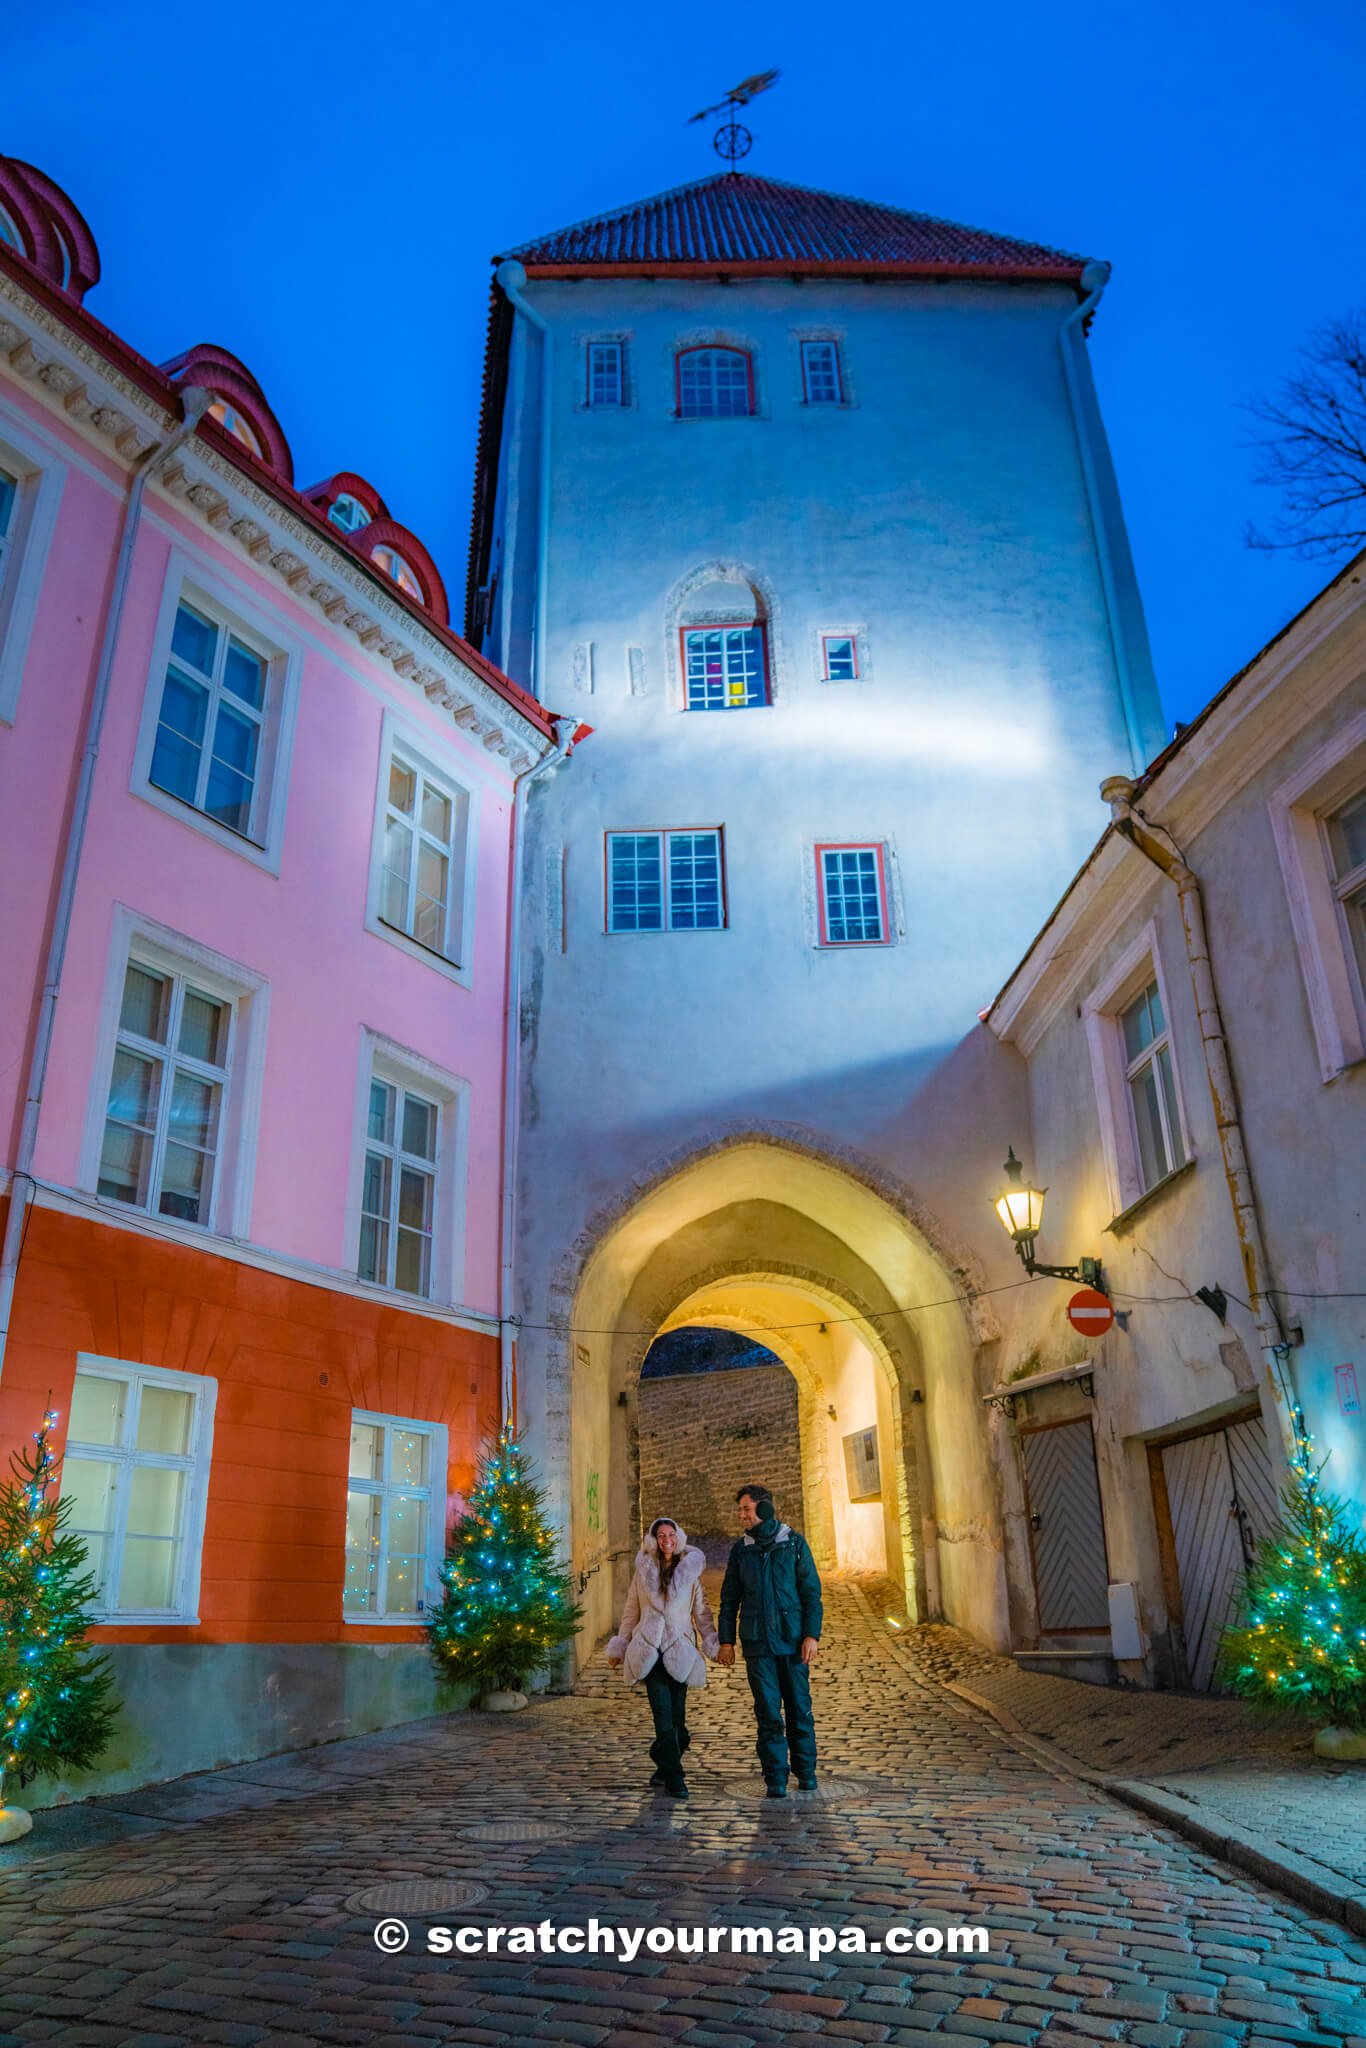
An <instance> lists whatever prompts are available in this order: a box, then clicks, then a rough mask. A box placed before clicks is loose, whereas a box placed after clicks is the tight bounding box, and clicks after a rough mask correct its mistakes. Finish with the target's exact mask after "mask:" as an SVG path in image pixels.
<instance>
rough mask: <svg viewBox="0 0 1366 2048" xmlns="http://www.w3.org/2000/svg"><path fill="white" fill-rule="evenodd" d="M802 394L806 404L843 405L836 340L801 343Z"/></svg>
mask: <svg viewBox="0 0 1366 2048" xmlns="http://www.w3.org/2000/svg"><path fill="white" fill-rule="evenodd" d="M802 394H803V396H804V398H805V399H806V403H807V404H808V405H843V403H844V379H843V377H842V376H841V375H840V350H839V343H838V342H837V341H804V342H803V343H802Z"/></svg>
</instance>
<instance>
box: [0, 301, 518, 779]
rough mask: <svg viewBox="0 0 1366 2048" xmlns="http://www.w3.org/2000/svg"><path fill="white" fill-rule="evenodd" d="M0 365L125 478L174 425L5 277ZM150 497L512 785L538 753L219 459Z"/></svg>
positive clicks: (400, 616)
mask: <svg viewBox="0 0 1366 2048" xmlns="http://www.w3.org/2000/svg"><path fill="white" fill-rule="evenodd" d="M49 348H51V349H53V350H55V351H56V353H49ZM0 359H3V360H4V361H5V362H6V363H7V365H8V367H9V369H10V370H11V371H13V372H14V374H15V375H16V376H17V377H19V378H20V379H22V380H23V381H24V382H26V383H27V384H29V385H30V387H31V388H32V389H33V391H34V393H35V395H37V396H39V397H41V398H42V399H43V400H44V402H45V403H46V404H48V405H49V406H51V407H52V408H53V409H54V410H58V411H60V412H62V413H63V414H64V415H65V417H66V419H67V420H68V421H69V422H72V423H74V424H75V425H77V426H78V427H79V428H81V429H83V430H84V433H85V435H86V436H88V437H89V438H90V439H92V440H94V441H95V442H96V443H97V444H99V445H100V446H101V448H102V452H103V453H105V454H106V455H112V456H113V457H114V458H115V459H116V460H119V461H121V462H122V463H124V464H126V465H128V466H130V467H131V466H132V465H133V464H134V463H136V462H137V461H138V460H139V458H140V457H141V456H142V455H144V454H145V453H146V451H147V450H148V449H149V448H150V447H152V446H153V445H154V444H155V443H156V442H158V441H160V440H163V439H164V438H165V437H166V435H167V434H168V433H170V431H171V430H172V428H173V426H174V425H175V421H174V419H173V417H172V415H171V414H170V413H168V412H167V411H166V410H165V408H164V407H163V406H161V405H159V404H158V403H157V401H156V400H155V399H153V398H152V397H151V396H150V395H149V394H148V393H147V392H146V391H144V390H142V389H141V388H140V387H139V386H138V385H137V384H136V383H135V382H134V381H133V380H132V379H131V378H130V377H128V376H126V375H125V374H124V373H123V372H121V371H120V370H119V369H118V368H117V367H116V366H115V365H113V364H111V363H110V362H109V361H108V359H107V358H106V357H105V356H103V355H102V354H101V353H100V351H99V350H98V349H97V348H95V347H94V346H93V344H91V343H90V342H89V341H87V340H86V339H85V338H84V337H83V336H81V335H79V334H75V333H73V332H72V331H71V329H70V328H68V327H67V326H66V325H65V324H64V323H63V322H62V321H61V320H60V319H58V317H57V316H56V315H55V314H53V313H51V312H49V310H48V309H47V308H46V307H44V306H42V305H40V304H39V303H38V302H37V301H36V300H34V299H32V298H30V297H29V296H28V294H26V293H25V292H23V291H22V289H21V288H20V287H19V286H18V285H17V284H16V283H15V282H14V281H12V280H11V279H9V278H5V277H0ZM153 488H154V489H156V490H159V491H161V492H163V493H164V494H165V495H166V496H167V497H169V498H171V499H173V500H174V501H175V503H176V504H177V505H178V507H179V508H180V510H181V512H182V514H186V515H188V516H189V517H191V518H193V519H194V520H195V521H196V523H198V524H199V525H201V526H204V527H207V528H208V530H209V531H210V532H212V533H214V534H216V535H217V536H218V537H219V538H220V539H223V540H232V541H234V542H235V543H236V544H237V545H238V546H239V547H240V548H241V549H242V550H243V551H244V553H245V554H247V555H248V556H249V557H250V559H251V560H252V561H253V562H254V563H255V564H256V565H257V566H258V567H259V568H263V569H269V570H271V571H272V572H273V573H274V574H275V575H276V576H277V577H278V578H279V579H280V581H281V582H282V583H283V584H284V585H285V586H286V588H288V590H289V591H290V593H291V594H292V595H293V597H294V598H295V599H296V600H300V601H304V602H307V603H310V604H312V605H313V606H314V607H315V608H316V610H318V611H319V612H320V613H321V614H322V616H323V617H324V618H325V619H326V620H327V621H328V623H329V625H331V626H332V628H333V629H334V630H335V631H338V632H347V633H350V634H351V635H352V636H353V637H354V638H355V639H356V641H357V642H358V643H359V645H360V646H361V647H362V648H363V649H364V651H365V652H366V653H367V654H369V655H370V656H371V657H372V658H374V659H377V660H381V661H385V662H387V663H388V665H389V667H390V668H391V669H392V670H393V672H394V674H395V675H396V676H397V677H398V678H399V679H400V680H401V681H403V682H405V683H407V684H408V685H409V686H410V687H411V689H412V690H414V691H415V692H417V693H419V694H421V695H422V696H423V697H424V698H425V699H426V700H427V702H428V703H430V704H433V705H435V706H436V707H437V708H438V709H439V710H441V711H444V712H446V713H447V714H448V715H449V716H450V718H451V720H452V722H453V723H454V724H455V725H457V726H459V727H461V728H462V729H463V730H465V731H466V732H468V733H469V734H470V735H471V736H472V737H473V738H475V739H478V740H479V741H481V742H482V744H483V745H484V746H485V747H486V748H487V749H488V751H489V752H490V753H491V754H495V755H497V756H499V757H500V758H502V759H504V760H506V762H507V764H508V769H509V772H510V773H511V774H514V775H518V774H522V773H524V772H525V771H526V769H528V768H530V767H531V766H532V765H533V763H534V761H535V760H536V759H537V758H538V757H539V756H540V755H541V754H542V753H543V752H544V749H545V744H546V743H545V739H544V736H543V735H542V734H541V733H540V732H539V731H538V730H537V729H536V727H535V726H533V725H532V724H531V723H530V721H529V720H526V719H524V718H523V717H522V716H521V715H520V714H519V713H518V711H517V710H516V709H515V708H514V707H513V706H512V705H511V704H509V703H507V702H506V701H505V700H504V699H503V698H502V697H500V696H499V694H498V692H497V691H496V690H494V689H493V688H492V687H491V686H490V685H489V684H488V683H486V682H485V681H484V679H483V678H482V677H481V676H479V675H476V674H475V673H474V671H473V670H472V669H470V668H467V667H466V666H465V664H464V663H463V662H462V661H461V660H460V658H459V656H458V655H456V654H455V653H453V652H452V650H451V649H450V648H448V647H446V646H444V645H443V644H442V642H441V641H440V640H439V639H437V637H436V636H435V634H433V633H428V632H425V631H424V630H423V628H422V626H421V625H420V624H419V622H418V621H417V620H415V619H414V618H413V617H412V616H411V615H410V614H409V613H407V612H406V611H404V610H403V608H402V607H401V606H400V605H398V604H397V603H390V602H389V601H387V600H386V598H385V597H384V595H383V593H382V592H381V591H379V590H378V589H376V588H375V586H374V585H373V584H372V583H371V581H370V580H369V578H368V577H367V576H366V574H365V572H364V569H363V568H362V566H361V565H360V564H359V562H358V561H357V560H356V559H355V557H354V556H352V555H351V554H350V552H349V550H347V549H345V548H343V547H342V546H341V545H340V544H338V545H337V546H329V544H328V541H327V539H326V536H324V535H322V534H320V533H317V532H315V531H314V530H313V529H312V528H311V527H309V526H308V525H306V524H305V522H304V521H303V520H301V519H299V518H298V517H297V516H296V515H295V514H294V513H292V512H291V511H290V510H289V509H288V507H286V506H284V505H282V504H280V503H279V502H278V501H277V500H276V499H275V498H273V497H272V496H271V494H270V493H269V492H268V491H267V490H266V489H264V487H263V486H262V485H260V484H259V483H258V482H257V481H256V480H255V479H254V478H252V477H251V476H249V475H247V474H246V473H244V472H243V471H240V470H238V469H236V468H235V467H234V466H233V465H232V464H231V463H230V462H229V461H228V460H227V458H226V457H223V456H221V455H219V453H218V452H217V450H216V449H212V448H209V447H208V446H207V445H206V444H205V443H203V442H202V441H199V440H192V441H189V442H186V443H185V444H184V445H183V446H182V448H181V450H180V451H179V453H178V455H177V456H175V457H174V458H173V459H172V461H171V462H170V464H169V465H168V466H167V468H166V469H165V471H164V472H163V473H162V474H161V475H159V476H158V477H157V478H155V479H154V482H153Z"/></svg>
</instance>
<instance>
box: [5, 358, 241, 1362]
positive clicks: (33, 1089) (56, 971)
mask: <svg viewBox="0 0 1366 2048" xmlns="http://www.w3.org/2000/svg"><path fill="white" fill-rule="evenodd" d="M180 396H181V405H182V407H183V416H182V418H181V421H180V424H179V426H178V427H176V429H175V431H174V432H173V433H172V434H171V435H170V436H169V437H168V439H166V440H165V441H162V442H160V443H158V444H157V445H155V446H154V447H152V448H149V449H148V450H147V451H146V453H145V454H144V455H143V456H142V457H141V458H140V460H139V463H138V466H137V468H136V469H135V470H134V472H133V482H132V487H131V489H130V490H129V493H128V499H127V503H126V504H125V506H124V511H123V533H122V535H121V537H120V540H119V552H118V559H117V561H116V563H115V566H114V583H113V588H112V590H111V592H110V596H109V610H108V613H107V615H106V617H105V622H104V638H103V640H102V642H101V645H100V657H99V664H98V666H97V668H96V670H95V686H94V689H93V690H92V692H91V697H90V708H89V710H88V711H87V713H86V724H85V746H84V750H83V752H82V755H81V772H80V778H79V780H78V782H77V784H76V796H75V801H74V803H73V805H72V810H71V822H70V824H69V825H68V826H67V832H66V845H65V847H64V848H63V851H62V872H61V883H60V886H59V888H58V892H57V908H56V911H55V912H54V915H53V920H52V935H51V937H50V939H49V940H48V949H47V965H46V969H45V972H44V977H43V993H42V998H41V1001H40V1004H39V1009H38V1023H37V1028H36V1030H35V1031H34V1034H33V1053H32V1056H31V1058H30V1060H29V1068H28V1088H27V1092H26V1094H25V1098H24V1115H23V1121H22V1123H21V1124H20V1126H19V1151H18V1156H17V1157H16V1159H15V1162H14V1172H13V1173H12V1175H11V1176H10V1195H9V1216H8V1219H7V1220H6V1224H5V1237H4V1244H3V1247H0V1372H3V1370H4V1362H5V1345H6V1342H7V1340H8V1338H9V1328H10V1316H11V1312H12V1310H13V1306H14V1289H15V1284H16V1282H17V1280H18V1277H19V1257H20V1253H21V1251H22V1249H23V1242H24V1225H25V1223H26V1221H27V1219H28V1209H29V1203H30V1202H31V1201H32V1199H33V1193H34V1189H35V1186H36V1183H35V1181H34V1178H33V1155H34V1152H35V1151H36V1149H37V1144H38V1118H39V1115H40V1114H41V1111H42V1106H43V1086H44V1083H45V1082H46V1079H47V1061H48V1054H49V1052H50V1051H51V1049H52V1029H53V1025H54V1023H55V1021H56V1015H57V995H58V991H59V990H60V988H61V985H62V968H63V965H64V964H65V961H66V942H67V939H68V937H69V935H70V931H71V909H72V905H73V903H74V901H75V897H76V881H77V877H78V875H79V872H80V865H81V849H82V847H83V846H84V844H85V828H86V825H87V824H88V822H89V818H90V797H91V792H92V790H93V788H94V782H95V763H96V761H97V760H98V759H99V752H100V738H101V735H102V733H103V730H104V714H105V710H106V707H107V705H108V702H109V682H110V677H111V676H112V674H113V669H114V656H115V654H116V652H117V651H118V644H119V629H120V627H121V625H122V622H123V607H124V601H125V599H126V598H127V595H128V581H129V576H130V574H131V572H132V566H133V548H134V545H135V543H136V541H137V532H138V522H139V519H140V517H141V514H142V500H143V496H144V493H145V492H146V489H147V485H148V482H149V480H150V479H151V478H152V476H154V475H155V473H156V471H157V470H158V469H159V468H160V467H161V466H162V464H163V463H164V462H166V461H167V460H168V459H169V458H170V457H171V456H172V455H174V453H175V451H176V449H177V448H179V446H180V444H181V442H182V441H185V440H188V438H189V437H190V435H191V434H192V433H193V432H194V430H195V428H196V427H197V426H198V425H199V422H200V420H201V419H202V418H203V417H204V414H205V413H206V412H207V410H208V408H209V406H210V405H211V403H212V402H213V401H212V393H210V392H208V391H204V390H201V389H200V387H199V386H198V385H190V386H188V387H187V388H186V389H185V390H184V391H182V393H181V395H180Z"/></svg>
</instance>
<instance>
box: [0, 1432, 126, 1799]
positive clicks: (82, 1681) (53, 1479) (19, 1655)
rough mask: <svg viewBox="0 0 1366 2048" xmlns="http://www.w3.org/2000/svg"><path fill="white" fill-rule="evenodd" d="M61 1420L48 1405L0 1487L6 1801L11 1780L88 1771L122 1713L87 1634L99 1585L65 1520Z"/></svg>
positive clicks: (1, 1786) (0, 1748) (2, 1779)
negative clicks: (56, 1440) (58, 1442)
mask: <svg viewBox="0 0 1366 2048" xmlns="http://www.w3.org/2000/svg"><path fill="white" fill-rule="evenodd" d="M56 1422H57V1417H56V1415H55V1414H54V1413H53V1412H52V1411H51V1410H49V1411H48V1412H47V1413H46V1414H45V1415H44V1417H43V1423H42V1427H41V1429H37V1430H35V1431H34V1433H33V1441H34V1446H35V1448H34V1449H33V1450H31V1451H29V1450H24V1451H16V1452H15V1454H14V1456H13V1458H12V1459H11V1461H10V1462H11V1466H12V1469H13V1472H14V1477H13V1478H12V1479H10V1480H7V1481H6V1482H5V1483H4V1485H2V1486H0V1799H3V1796H4V1790H5V1785H6V1781H7V1780H8V1781H9V1782H10V1783H13V1784H18V1785H27V1784H28V1783H29V1782H30V1780H32V1779H33V1778H37V1777H40V1776H53V1775H55V1774H56V1773H57V1772H59V1771H61V1770H64V1769H68V1768H71V1769H77V1770H85V1769H88V1768H89V1767H90V1765H91V1764H93V1763H94V1762H95V1761H96V1760H97V1759H98V1757H99V1755H100V1753H101V1751H102V1750H103V1748H104V1746H105V1744H106V1742H107V1741H108V1740H109V1730H110V1727H111V1725H112V1723H113V1720H114V1716H115V1715H116V1714H117V1712H118V1704H117V1702H116V1701H115V1700H114V1699H113V1698H112V1697H111V1694H112V1692H113V1678H112V1674H111V1671H110V1666H109V1659H108V1658H107V1657H104V1656H100V1655H98V1654H97V1653H96V1652H95V1651H93V1650H92V1649H91V1648H90V1645H89V1643H88V1641H87V1634H88V1630H89V1627H90V1621H89V1610H90V1608H91V1607H92V1606H93V1605H94V1602H95V1598H96V1585H95V1580H94V1578H93V1577H92V1576H91V1574H90V1573H89V1572H88V1571H87V1569H86V1564H87V1557H86V1547H85V1544H84V1542H83V1540H82V1539H81V1537H79V1536H77V1535H76V1534H75V1533H74V1531H72V1530H71V1529H68V1528H67V1526H66V1524H67V1520H68V1518H69V1516H70V1513H71V1503H70V1502H69V1501H66V1500H63V1499H62V1498H61V1497H60V1493H59V1490H58V1485H57V1475H58V1470H59V1462H60V1461H59V1460H58V1459H56V1458H54V1457H53V1455H52V1449H51V1446H50V1444H49V1441H48V1439H49V1437H50V1435H51V1432H52V1430H53V1429H54V1427H55V1426H56ZM9 1811H10V1813H11V1814H13V1813H15V1812H17V1809H15V1808H10V1809H9ZM24 1825H25V1826H27V1820H26V1819H25V1822H24Z"/></svg>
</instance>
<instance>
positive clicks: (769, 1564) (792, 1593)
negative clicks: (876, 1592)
mask: <svg viewBox="0 0 1366 2048" xmlns="http://www.w3.org/2000/svg"><path fill="white" fill-rule="evenodd" d="M736 1506H737V1508H738V1509H739V1514H740V1529H741V1532H742V1533H741V1536H740V1540H739V1542H738V1543H736V1544H734V1545H732V1547H731V1553H730V1559H729V1562H728V1563H727V1565H726V1576H725V1578H724V1580H723V1581H722V1584H721V1609H720V1615H719V1618H718V1622H717V1634H718V1635H719V1637H720V1639H721V1649H720V1653H719V1661H720V1662H721V1663H722V1664H733V1663H734V1662H735V1623H736V1617H737V1615H738V1616H739V1622H740V1647H741V1648H742V1649H743V1651H744V1653H745V1676H746V1677H747V1678H748V1680H749V1689H750V1691H751V1692H752V1693H753V1695H754V1718H755V1720H756V1721H757V1722H758V1724H759V1739H758V1741H757V1742H756V1743H755V1745H754V1746H755V1748H756V1750H757V1751H758V1753H759V1762H760V1764H761V1765H762V1767H763V1773H764V1782H765V1784H766V1785H767V1786H768V1796H769V1798H770V1799H785V1798H786V1797H787V1778H788V1757H789V1754H790V1755H791V1759H792V1764H791V1768H792V1769H793V1770H794V1771H795V1772H796V1774H797V1790H798V1791H799V1792H814V1791H815V1789H816V1724H815V1721H814V1720H813V1718H812V1714H811V1672H810V1667H811V1665H813V1664H814V1663H815V1661H816V1655H817V1645H818V1643H819V1640H820V1633H821V1582H820V1575H819V1573H818V1572H817V1570H816V1563H815V1559H814V1558H813V1557H812V1555H811V1549H810V1546H809V1544H808V1543H807V1540H806V1538H805V1537H804V1536H802V1535H800V1534H799V1533H798V1532H797V1530H795V1529H790V1528H789V1527H788V1525H787V1523H786V1522H780V1521H779V1520H778V1516H777V1513H776V1510H775V1509H774V1506H773V1496H772V1494H771V1493H770V1492H769V1490H768V1488H767V1487H766V1486H742V1487H741V1489H740V1492H739V1494H738V1495H737V1497H736Z"/></svg>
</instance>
